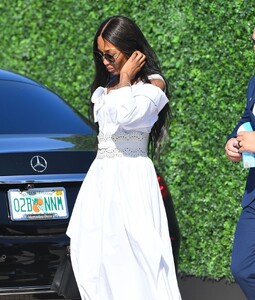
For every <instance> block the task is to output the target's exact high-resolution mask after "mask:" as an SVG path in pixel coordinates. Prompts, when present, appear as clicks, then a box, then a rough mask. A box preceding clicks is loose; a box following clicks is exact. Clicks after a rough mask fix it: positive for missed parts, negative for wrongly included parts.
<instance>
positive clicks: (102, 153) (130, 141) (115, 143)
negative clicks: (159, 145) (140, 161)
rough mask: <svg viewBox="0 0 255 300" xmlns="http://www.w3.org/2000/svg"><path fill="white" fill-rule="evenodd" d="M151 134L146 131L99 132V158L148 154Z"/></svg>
mask: <svg viewBox="0 0 255 300" xmlns="http://www.w3.org/2000/svg"><path fill="white" fill-rule="evenodd" d="M148 140H149V134H148V133H146V132H137V131H132V132H127V133H126V132H119V133H114V134H112V135H110V134H103V133H102V132H99V134H98V151H97V158H99V159H100V158H104V157H108V158H113V157H123V156H127V157H139V156H145V157H146V156H147V148H148Z"/></svg>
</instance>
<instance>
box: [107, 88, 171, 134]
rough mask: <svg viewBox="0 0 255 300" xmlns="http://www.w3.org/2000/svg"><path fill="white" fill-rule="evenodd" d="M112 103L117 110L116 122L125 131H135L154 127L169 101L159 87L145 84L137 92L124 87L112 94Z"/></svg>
mask: <svg viewBox="0 0 255 300" xmlns="http://www.w3.org/2000/svg"><path fill="white" fill-rule="evenodd" d="M110 101H111V105H112V106H113V107H115V108H116V114H115V116H116V122H117V123H118V124H120V125H121V127H122V128H123V129H135V128H147V127H152V126H153V125H154V123H155V122H156V121H157V119H158V113H159V112H160V111H161V109H162V108H163V107H164V106H165V105H166V103H167V102H168V99H167V97H166V95H165V93H164V92H163V91H162V90H161V89H160V88H159V87H157V86H155V85H152V84H144V85H141V87H139V89H136V90H135V91H132V87H122V88H120V89H118V90H116V91H114V93H112V96H111V100H110Z"/></svg>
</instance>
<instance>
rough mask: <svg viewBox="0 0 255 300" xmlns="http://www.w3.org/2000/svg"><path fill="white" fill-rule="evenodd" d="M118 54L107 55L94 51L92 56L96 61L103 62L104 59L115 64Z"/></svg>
mask: <svg viewBox="0 0 255 300" xmlns="http://www.w3.org/2000/svg"><path fill="white" fill-rule="evenodd" d="M119 54H120V52H119V53H117V54H114V55H112V54H109V53H102V52H100V51H96V52H94V55H95V57H96V58H97V59H99V60H101V61H103V60H104V59H106V60H107V61H108V62H109V63H112V64H113V63H115V61H116V59H117V58H118V56H119Z"/></svg>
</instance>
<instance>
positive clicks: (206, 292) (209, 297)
mask: <svg viewBox="0 0 255 300" xmlns="http://www.w3.org/2000/svg"><path fill="white" fill-rule="evenodd" d="M178 282H179V288H180V291H181V294H182V300H246V298H245V296H244V295H243V293H242V291H241V289H240V288H239V286H238V285H237V284H236V283H231V284H230V283H226V281H225V280H220V281H212V280H202V279H198V278H196V277H184V278H178Z"/></svg>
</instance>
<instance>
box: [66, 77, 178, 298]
mask: <svg viewBox="0 0 255 300" xmlns="http://www.w3.org/2000/svg"><path fill="white" fill-rule="evenodd" d="M152 78H153V77H152ZM92 102H93V103H94V118H95V122H98V123H99V130H100V132H99V135H98V153H97V157H96V159H95V160H94V162H93V163H92V165H91V167H90V169H89V171H88V173H87V175H86V177H85V179H84V182H83V184H82V186H81V189H80V192H79V194H78V197H77V200H76V203H75V207H74V210H73V213H72V216H71V220H70V223H69V226H68V230H67V235H68V236H69V237H70V239H71V259H72V264H73V269H74V273H75V277H76V279H77V283H78V287H79V290H80V293H81V296H82V299H83V300H179V299H181V296H180V293H179V289H178V284H177V279H176V274H175V266H174V261H173V255H172V248H171V242H170V238H169V232H168V225H167V218H166V213H165V209H164V203H163V200H162V196H161V193H160V189H159V184H158V181H157V175H156V173H155V169H154V166H153V163H152V161H151V160H150V158H149V157H148V156H147V145H148V138H149V133H150V130H151V128H152V126H153V124H154V123H155V122H156V121H157V119H158V113H159V112H160V110H161V109H162V108H163V107H164V106H165V104H166V103H167V102H168V99H167V97H166V96H165V93H164V92H163V91H162V90H161V89H159V88H158V87H156V86H154V85H152V84H147V83H146V84H144V83H142V82H140V83H138V84H136V85H133V86H132V87H122V88H120V89H117V90H112V91H111V92H109V93H108V94H107V90H106V89H105V88H103V87H99V88H98V89H97V90H96V91H95V92H94V94H93V96H92Z"/></svg>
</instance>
